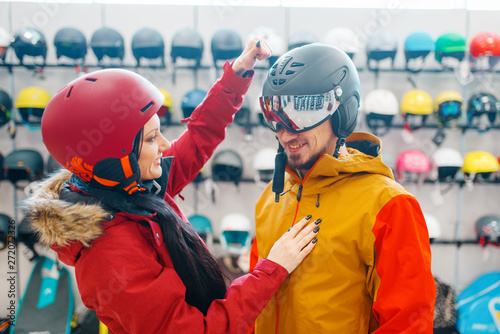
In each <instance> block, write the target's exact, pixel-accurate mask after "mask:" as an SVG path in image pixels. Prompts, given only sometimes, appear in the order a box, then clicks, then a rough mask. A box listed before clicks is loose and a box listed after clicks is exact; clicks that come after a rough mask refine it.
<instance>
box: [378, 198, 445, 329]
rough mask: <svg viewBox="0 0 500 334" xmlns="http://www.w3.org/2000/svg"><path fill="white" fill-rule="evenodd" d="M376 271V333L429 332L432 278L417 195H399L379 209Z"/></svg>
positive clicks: (432, 309)
mask: <svg viewBox="0 0 500 334" xmlns="http://www.w3.org/2000/svg"><path fill="white" fill-rule="evenodd" d="M373 234H374V235H375V252H376V264H375V270H376V274H378V277H379V285H378V289H377V290H376V292H375V301H374V303H373V314H374V316H375V318H376V320H377V321H378V323H379V328H378V329H377V330H376V331H374V332H373V333H375V334H382V333H428V334H431V333H432V332H433V318H434V304H435V298H436V284H435V281H434V277H433V276H432V272H431V249H430V244H429V234H428V232H427V227H426V223H425V220H424V217H423V214H422V211H421V209H420V205H419V204H418V202H417V200H416V199H415V198H414V197H413V196H411V195H399V196H396V197H395V198H393V199H392V200H390V201H389V202H388V203H387V204H386V205H385V206H384V207H383V208H382V210H381V211H380V212H379V214H378V215H377V219H376V222H375V226H374V227H373Z"/></svg>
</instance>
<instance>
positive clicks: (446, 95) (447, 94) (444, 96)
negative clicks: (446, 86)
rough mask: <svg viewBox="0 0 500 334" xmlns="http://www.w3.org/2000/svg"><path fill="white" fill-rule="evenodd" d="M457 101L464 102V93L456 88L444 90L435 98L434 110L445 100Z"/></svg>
mask: <svg viewBox="0 0 500 334" xmlns="http://www.w3.org/2000/svg"><path fill="white" fill-rule="evenodd" d="M450 101H456V102H460V103H463V102H464V98H463V96H462V94H460V93H459V92H457V91H455V90H444V91H442V92H441V93H439V94H438V95H437V96H436V98H435V100H434V110H438V109H439V106H440V105H441V104H442V103H444V102H450Z"/></svg>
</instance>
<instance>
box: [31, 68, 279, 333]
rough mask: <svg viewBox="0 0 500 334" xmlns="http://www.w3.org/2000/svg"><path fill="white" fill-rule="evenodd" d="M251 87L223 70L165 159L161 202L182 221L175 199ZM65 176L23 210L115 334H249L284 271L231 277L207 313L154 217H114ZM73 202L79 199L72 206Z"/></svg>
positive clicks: (272, 267) (274, 267)
mask: <svg viewBox="0 0 500 334" xmlns="http://www.w3.org/2000/svg"><path fill="white" fill-rule="evenodd" d="M250 82H251V79H250V78H240V77H238V76H236V75H235V74H234V73H233V72H232V70H231V69H230V65H229V63H226V65H225V71H224V74H223V76H222V78H221V79H219V80H218V81H217V82H216V83H215V85H214V86H213V87H212V89H211V90H210V91H209V92H208V94H207V97H206V99H205V101H204V102H203V103H202V105H201V106H200V107H198V108H197V109H196V110H195V111H194V112H193V114H192V116H191V117H190V120H189V123H188V128H187V131H185V132H184V133H183V134H182V135H181V136H180V137H179V139H177V140H176V141H174V142H173V143H172V148H171V149H170V150H169V151H168V152H165V154H164V156H168V157H173V159H171V158H165V161H167V160H168V165H169V166H170V170H169V171H166V170H164V176H163V177H164V178H165V179H168V184H167V186H166V192H165V194H164V199H165V200H166V201H167V202H168V203H169V204H170V205H171V206H172V208H173V209H174V210H175V211H176V212H177V213H178V214H179V216H180V217H182V218H183V219H184V220H186V218H185V216H184V215H183V214H182V212H181V211H180V209H179V208H178V206H177V205H176V204H175V202H174V200H173V197H174V196H175V195H177V194H178V193H179V192H180V191H181V190H182V189H183V188H184V187H185V186H186V185H187V184H188V183H189V182H191V181H192V180H193V178H194V177H196V175H197V174H198V172H199V171H200V169H201V168H202V167H203V165H204V164H205V163H206V161H207V160H208V159H209V158H210V156H211V155H212V153H213V152H214V150H215V148H216V146H217V145H218V144H219V143H220V142H221V141H222V140H223V139H224V136H225V128H226V126H227V125H229V124H230V122H231V121H232V117H233V115H234V113H235V112H236V111H237V110H238V109H239V107H240V105H241V103H242V100H243V97H244V93H245V92H246V90H247V89H248V86H249V85H250ZM70 177H71V173H70V172H68V171H65V170H64V171H62V172H59V173H58V174H56V175H54V176H52V177H51V178H49V179H47V180H45V181H44V182H42V183H41V184H40V186H39V188H38V190H37V191H36V192H35V194H34V196H33V197H32V198H31V199H29V200H28V201H27V203H26V211H27V214H28V216H29V217H30V218H31V220H32V221H33V224H34V227H35V229H36V230H37V231H38V232H39V233H40V235H41V240H42V241H44V242H45V243H46V244H48V245H49V246H51V247H52V249H54V250H55V251H56V252H57V253H58V256H59V258H60V260H61V261H63V262H64V263H65V264H67V265H69V266H74V267H75V274H76V280H77V283H78V289H79V291H80V294H81V298H82V301H83V303H84V304H85V306H87V307H88V308H90V309H93V310H95V311H96V312H97V315H98V317H99V319H100V320H101V321H102V322H103V323H104V324H106V325H107V326H108V328H109V330H110V332H111V333H155V334H156V333H245V332H246V331H247V330H248V328H249V327H250V324H251V323H252V322H253V321H254V320H255V318H256V317H257V316H258V315H259V313H260V312H261V311H262V309H263V308H264V306H265V305H266V304H267V302H268V301H269V300H270V298H271V296H272V295H273V294H274V293H275V292H276V290H277V289H278V287H279V285H280V284H281V283H282V282H283V281H284V280H285V278H286V277H287V276H288V272H287V271H286V269H284V268H283V267H281V266H279V265H278V264H276V263H274V262H272V261H269V260H265V259H264V260H262V261H260V262H259V264H258V265H257V267H256V268H255V270H254V271H253V272H252V273H251V274H249V275H246V276H243V277H241V278H239V279H237V280H235V281H234V282H233V283H232V284H231V286H230V287H229V288H228V291H227V294H226V296H225V297H226V298H225V299H223V300H216V301H214V302H213V303H212V304H211V306H210V308H209V309H208V312H207V315H206V316H204V315H203V313H202V312H200V311H199V310H198V309H196V308H194V307H192V306H190V305H188V304H187V303H186V302H185V287H184V285H183V283H182V281H181V279H180V278H179V276H178V275H177V273H176V272H175V270H174V268H173V264H172V261H171V259H170V256H169V253H168V250H167V247H166V246H165V244H164V242H163V236H162V233H161V230H160V227H159V225H158V224H157V223H156V222H154V221H153V220H152V218H153V217H152V216H145V215H132V214H130V213H125V212H118V213H114V214H110V213H109V212H107V211H106V210H105V209H104V208H103V207H101V206H100V205H99V203H97V202H96V201H92V199H91V198H90V199H89V197H90V196H86V195H83V194H79V193H76V194H75V193H74V192H71V191H69V190H67V187H66V186H65V185H66V184H67V183H68V180H69V178H70ZM165 181H166V180H165ZM163 191H165V189H163ZM68 192H69V194H70V195H71V198H72V200H68V198H69V197H68V196H67V195H65V194H67V193H68ZM61 193H62V194H63V196H61ZM75 196H76V197H77V198H78V197H79V198H80V199H79V200H77V201H74V198H75ZM82 198H83V199H82ZM193 279H196V278H193Z"/></svg>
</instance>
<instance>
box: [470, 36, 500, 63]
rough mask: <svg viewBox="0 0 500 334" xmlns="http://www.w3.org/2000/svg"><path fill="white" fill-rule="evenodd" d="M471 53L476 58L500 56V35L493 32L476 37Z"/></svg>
mask: <svg viewBox="0 0 500 334" xmlns="http://www.w3.org/2000/svg"><path fill="white" fill-rule="evenodd" d="M469 53H470V55H471V56H472V57H474V58H479V57H481V56H494V57H498V56H500V35H498V34H495V33H491V32H481V33H479V34H477V35H475V36H474V38H473V39H472V41H471V42H470V46H469Z"/></svg>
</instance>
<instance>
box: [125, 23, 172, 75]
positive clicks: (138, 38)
mask: <svg viewBox="0 0 500 334" xmlns="http://www.w3.org/2000/svg"><path fill="white" fill-rule="evenodd" d="M132 54H133V55H134V57H135V59H136V60H137V66H139V65H140V64H141V58H146V59H157V58H160V59H161V63H162V65H165V43H164V42H163V37H162V36H161V35H160V33H159V32H158V31H156V30H155V29H152V28H142V29H140V30H138V31H137V32H136V33H135V34H134V36H133V37H132Z"/></svg>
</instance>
